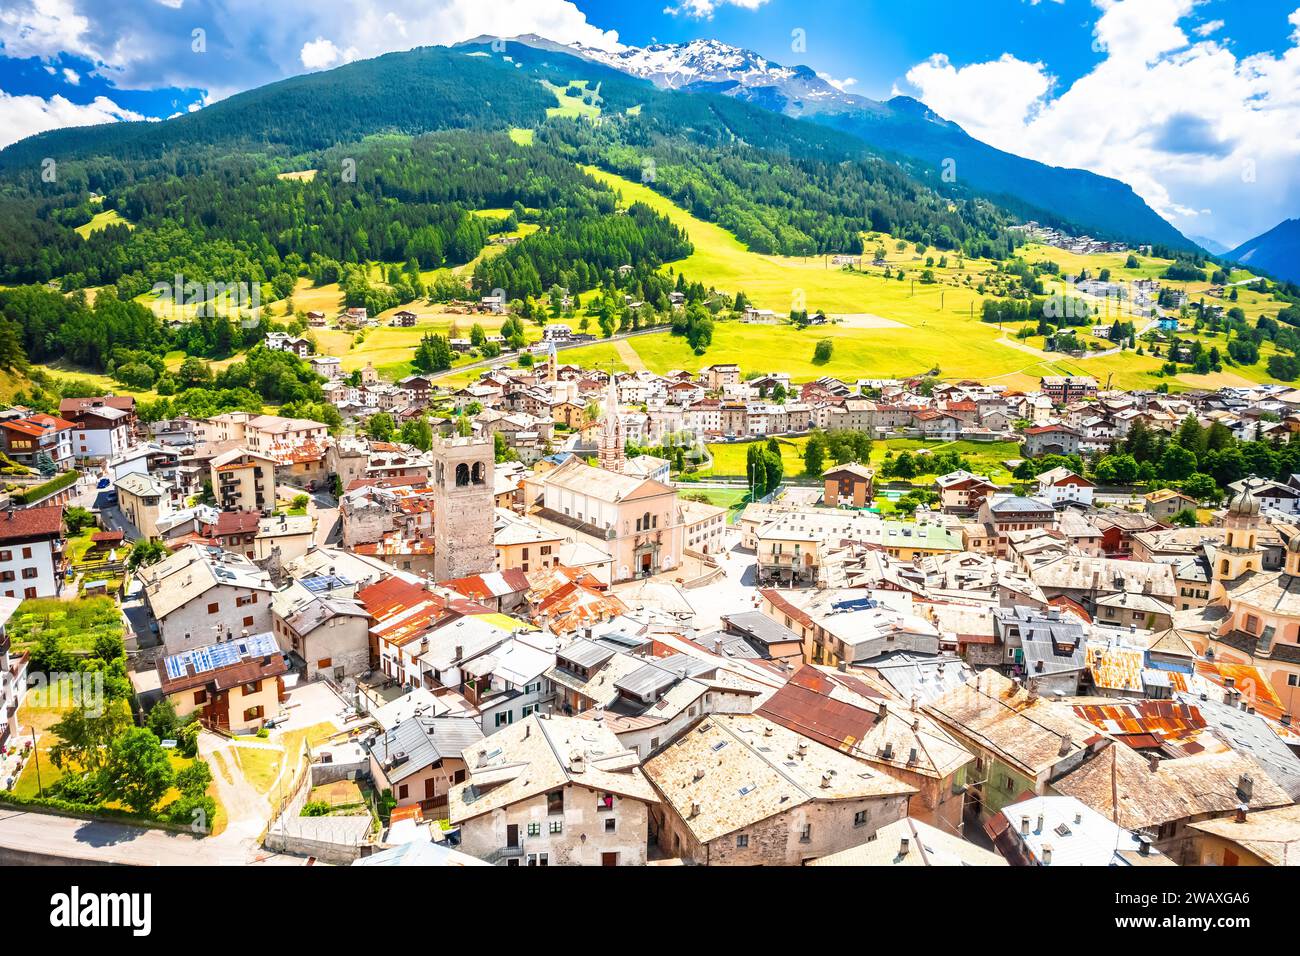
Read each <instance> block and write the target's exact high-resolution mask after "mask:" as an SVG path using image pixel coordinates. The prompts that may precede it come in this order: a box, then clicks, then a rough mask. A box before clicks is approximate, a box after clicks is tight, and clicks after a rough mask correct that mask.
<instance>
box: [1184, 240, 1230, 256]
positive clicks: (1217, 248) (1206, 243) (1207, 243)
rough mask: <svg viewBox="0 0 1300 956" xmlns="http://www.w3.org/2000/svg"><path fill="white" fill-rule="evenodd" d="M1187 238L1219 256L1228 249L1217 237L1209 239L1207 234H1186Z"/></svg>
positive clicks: (1213, 254)
mask: <svg viewBox="0 0 1300 956" xmlns="http://www.w3.org/2000/svg"><path fill="white" fill-rule="evenodd" d="M1187 238H1188V239H1190V240H1192V242H1194V243H1196V244H1197V245H1198V246H1200V247H1201V248H1202V249H1204V250H1205V251H1206V252H1208V253H1209V254H1210V255H1212V256H1221V255H1223V254H1224V253H1226V252H1227V251H1228V247H1227V246H1225V245H1224V244H1223V243H1221V242H1219V240H1217V239H1211V238H1210V237H1209V236H1188V237H1187Z"/></svg>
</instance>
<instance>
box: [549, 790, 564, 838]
mask: <svg viewBox="0 0 1300 956" xmlns="http://www.w3.org/2000/svg"><path fill="white" fill-rule="evenodd" d="M563 812H564V791H563V790H552V791H551V792H550V793H548V794H547V795H546V813H547V815H551V814H555V813H563ZM551 832H552V833H556V832H558V831H556V830H552V831H551Z"/></svg>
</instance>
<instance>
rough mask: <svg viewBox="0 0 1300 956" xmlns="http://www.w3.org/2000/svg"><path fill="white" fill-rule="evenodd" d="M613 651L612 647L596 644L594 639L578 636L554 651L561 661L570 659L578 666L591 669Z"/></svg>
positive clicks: (603, 661)
mask: <svg viewBox="0 0 1300 956" xmlns="http://www.w3.org/2000/svg"><path fill="white" fill-rule="evenodd" d="M614 654H615V651H614V649H613V648H612V647H607V646H606V645H604V644H598V643H596V642H595V641H589V640H587V639H586V638H585V637H580V638H578V639H577V640H576V641H573V642H572V643H570V644H566V645H565V646H564V647H562V648H560V649H559V651H557V652H556V655H555V656H556V657H558V658H560V660H561V661H562V662H563V661H572V662H573V663H574V664H577V665H578V666H579V667H585V668H587V669H589V670H590V669H591V668H593V667H597V666H599V665H600V664H603V663H605V661H607V660H609V659H610V658H611V657H613V656H614Z"/></svg>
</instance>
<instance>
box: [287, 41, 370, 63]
mask: <svg viewBox="0 0 1300 956" xmlns="http://www.w3.org/2000/svg"><path fill="white" fill-rule="evenodd" d="M356 52H357V51H356V50H354V49H352V48H349V49H348V50H347V52H344V51H343V50H340V49H339V48H338V47H336V46H335V45H334V41H333V40H326V39H325V38H324V37H317V38H316V39H314V40H312V41H311V42H310V43H304V44H303V45H302V50H301V51H300V52H299V53H298V59H299V60H301V61H302V65H303V66H305V67H306V68H307V69H309V70H325V69H328V68H330V67H331V66H338V65H339V64H340V63H346V62H348V61H349V60H353V59H356ZM349 54H351V55H349Z"/></svg>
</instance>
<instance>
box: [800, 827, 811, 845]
mask: <svg viewBox="0 0 1300 956" xmlns="http://www.w3.org/2000/svg"><path fill="white" fill-rule="evenodd" d="M799 842H800V843H811V842H812V824H811V823H805V824H804V825H803V829H802V830H800V831H799Z"/></svg>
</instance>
